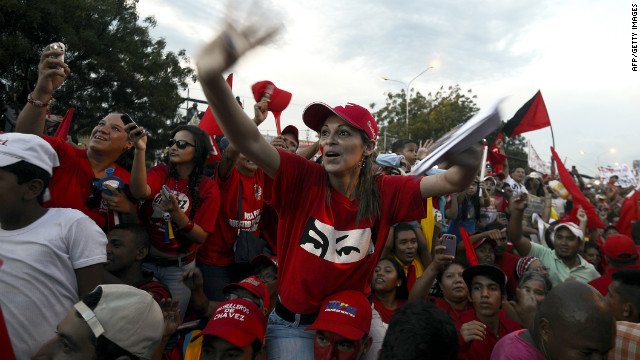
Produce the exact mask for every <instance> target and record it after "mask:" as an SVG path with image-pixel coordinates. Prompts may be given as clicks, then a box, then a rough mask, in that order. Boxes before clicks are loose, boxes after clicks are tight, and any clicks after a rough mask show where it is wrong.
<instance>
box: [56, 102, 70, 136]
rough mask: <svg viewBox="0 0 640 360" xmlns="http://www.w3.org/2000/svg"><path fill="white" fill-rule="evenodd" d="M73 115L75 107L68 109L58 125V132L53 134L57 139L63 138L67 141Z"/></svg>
mask: <svg viewBox="0 0 640 360" xmlns="http://www.w3.org/2000/svg"><path fill="white" fill-rule="evenodd" d="M72 117H73V108H71V109H69V110H67V113H66V114H64V117H63V118H62V121H61V122H60V125H58V129H57V130H56V134H55V135H53V137H54V138H56V139H62V140H64V141H67V135H68V134H69V126H70V125H71V118H72Z"/></svg>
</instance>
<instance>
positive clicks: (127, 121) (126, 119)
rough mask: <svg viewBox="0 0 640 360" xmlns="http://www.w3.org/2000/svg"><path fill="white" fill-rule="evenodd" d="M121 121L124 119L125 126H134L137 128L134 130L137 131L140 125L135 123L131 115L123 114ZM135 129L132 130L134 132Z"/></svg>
mask: <svg viewBox="0 0 640 360" xmlns="http://www.w3.org/2000/svg"><path fill="white" fill-rule="evenodd" d="M120 119H122V122H123V123H124V126H127V125H129V124H134V125H135V127H134V128H133V129H137V128H138V125H137V124H136V123H135V121H133V119H132V118H131V116H130V115H129V114H122V115H121V116H120ZM133 129H131V130H132V131H133Z"/></svg>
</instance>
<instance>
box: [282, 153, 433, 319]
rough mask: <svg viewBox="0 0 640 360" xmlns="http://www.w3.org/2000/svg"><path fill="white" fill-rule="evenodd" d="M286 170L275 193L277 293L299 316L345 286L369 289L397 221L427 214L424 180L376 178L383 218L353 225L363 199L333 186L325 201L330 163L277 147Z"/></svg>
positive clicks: (316, 306) (391, 177) (392, 177)
mask: <svg viewBox="0 0 640 360" xmlns="http://www.w3.org/2000/svg"><path fill="white" fill-rule="evenodd" d="M278 152H279V153H280V169H279V170H278V174H277V175H276V177H275V179H274V181H273V186H272V191H273V192H272V194H271V199H270V200H271V203H270V204H271V206H273V208H274V209H276V211H277V212H278V216H279V217H280V221H279V223H278V244H277V247H278V293H279V295H280V299H281V301H282V303H283V305H284V306H286V307H287V308H288V309H289V310H291V311H293V312H296V313H300V314H306V313H313V312H316V311H318V310H319V308H320V305H321V304H322V301H323V300H324V299H325V298H326V297H327V296H328V295H331V294H333V293H335V292H338V291H342V290H357V291H362V293H364V294H365V295H366V294H368V293H369V292H370V291H371V290H370V287H369V284H370V283H371V278H372V276H373V270H374V269H375V266H376V264H377V263H378V259H379V257H380V254H381V249H383V248H384V245H385V241H386V239H387V235H388V232H389V228H390V227H391V225H393V224H395V223H398V222H403V221H411V220H415V219H419V218H423V217H425V213H426V211H425V208H426V205H427V202H426V201H424V202H423V201H422V197H421V195H420V181H419V180H420V178H418V177H414V176H384V175H380V176H378V177H376V183H377V185H378V189H379V190H380V217H379V218H377V219H375V220H374V221H373V222H371V221H370V220H368V219H362V220H361V221H360V223H359V224H358V225H356V224H355V221H356V215H357V212H358V205H359V203H360V202H359V200H358V199H355V200H353V201H350V200H349V199H348V198H347V197H346V196H344V195H342V194H341V193H340V192H338V191H336V190H334V189H332V190H330V191H331V202H330V205H329V206H327V204H326V195H327V184H326V182H327V180H326V179H327V178H326V173H325V171H324V167H322V166H321V165H318V164H315V163H313V162H311V161H308V160H306V159H304V158H302V157H300V156H298V155H295V154H291V153H288V152H286V151H282V150H280V149H278Z"/></svg>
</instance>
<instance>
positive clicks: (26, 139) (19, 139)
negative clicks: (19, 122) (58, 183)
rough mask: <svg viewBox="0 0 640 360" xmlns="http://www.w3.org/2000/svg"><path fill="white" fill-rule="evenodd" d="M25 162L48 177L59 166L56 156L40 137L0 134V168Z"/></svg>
mask: <svg viewBox="0 0 640 360" xmlns="http://www.w3.org/2000/svg"><path fill="white" fill-rule="evenodd" d="M19 161H26V162H28V163H29V164H32V165H35V166H37V167H39V168H41V169H43V170H45V171H46V172H48V173H49V175H52V174H53V168H54V167H56V166H60V161H59V160H58V154H57V153H56V151H55V150H53V148H52V147H51V145H49V143H48V142H46V141H45V140H44V139H42V138H41V137H40V136H36V135H30V134H20V133H8V134H0V167H3V166H9V165H13V164H15V163H17V162H19Z"/></svg>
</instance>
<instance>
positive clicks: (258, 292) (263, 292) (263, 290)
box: [222, 276, 269, 309]
mask: <svg viewBox="0 0 640 360" xmlns="http://www.w3.org/2000/svg"><path fill="white" fill-rule="evenodd" d="M238 287H241V288H244V289H247V290H249V292H251V293H252V294H253V295H255V296H257V297H259V298H260V299H262V303H263V304H264V308H265V309H268V308H269V291H268V290H267V285H265V284H264V283H263V282H262V281H260V280H258V278H257V277H255V276H249V277H248V278H246V279H244V280H242V281H240V282H239V283H233V284H229V285H227V286H225V287H223V288H222V292H223V293H225V294H226V293H230V292H231V291H232V290H233V289H235V288H238Z"/></svg>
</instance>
